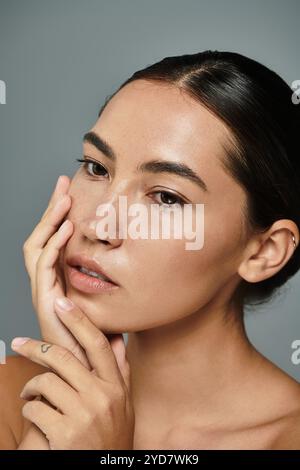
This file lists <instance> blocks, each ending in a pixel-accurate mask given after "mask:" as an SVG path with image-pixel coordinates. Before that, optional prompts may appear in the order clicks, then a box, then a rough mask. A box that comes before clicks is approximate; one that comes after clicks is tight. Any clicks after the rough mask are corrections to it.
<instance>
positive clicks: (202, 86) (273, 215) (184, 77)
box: [99, 50, 300, 305]
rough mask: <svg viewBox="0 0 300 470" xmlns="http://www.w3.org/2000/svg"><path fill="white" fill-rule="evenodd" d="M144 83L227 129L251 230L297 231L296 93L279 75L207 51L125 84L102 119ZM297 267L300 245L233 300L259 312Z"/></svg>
mask: <svg viewBox="0 0 300 470" xmlns="http://www.w3.org/2000/svg"><path fill="white" fill-rule="evenodd" d="M140 79H143V80H148V81H152V82H154V81H155V82H160V83H168V84H172V85H174V86H176V87H178V88H180V89H181V90H183V91H184V92H186V93H187V94H188V95H190V96H191V97H192V98H194V99H195V100H196V101H198V102H199V103H201V104H202V105H204V106H206V107H207V108H208V109H209V110H210V111H212V112H213V113H214V114H215V115H216V116H217V117H219V118H220V119H221V120H222V121H223V122H224V123H225V124H226V125H227V127H228V128H229V129H230V131H231V132H230V135H231V136H232V145H230V146H228V147H225V148H226V152H225V158H224V160H223V161H222V163H223V165H224V169H225V170H226V171H228V172H229V174H230V175H231V176H232V177H233V178H234V179H235V180H236V181H237V182H238V183H239V184H240V185H241V186H242V187H243V189H244V190H245V192H246V196H247V198H246V199H247V206H246V208H245V209H246V210H245V214H246V220H245V224H246V225H245V226H246V228H247V230H249V231H250V232H253V233H256V232H264V231H265V230H268V228H270V226H271V225H272V224H273V223H274V222H275V221H276V220H279V219H282V218H284V219H291V220H293V221H294V222H295V224H296V225H297V226H298V228H299V227H300V210H299V207H300V167H299V161H300V160H299V150H298V142H297V135H298V134H299V129H300V105H299V107H298V106H297V105H295V104H293V102H292V90H291V88H290V87H289V86H288V84H287V83H286V82H285V81H284V80H283V79H282V78H281V77H280V76H279V75H277V74H276V73H275V72H274V71H272V70H270V69H269V68H267V67H266V66H264V65H262V64H260V63H259V62H257V61H255V60H253V59H250V58H248V57H246V56H243V55H241V54H238V53H234V52H223V51H222V52H220V51H211V50H207V51H203V52H199V53H196V54H186V55H181V56H173V57H166V58H164V59H162V60H160V61H159V62H157V63H154V64H152V65H149V66H148V67H146V68H144V69H141V70H138V71H137V72H135V73H134V74H133V75H132V76H131V77H130V78H128V79H127V80H126V81H125V82H124V83H123V84H122V85H121V86H120V87H119V88H118V89H117V91H116V92H114V93H113V94H112V95H110V96H108V97H107V98H106V101H105V103H104V105H103V106H102V108H101V110H100V113H99V116H100V115H101V113H102V111H103V110H104V108H105V106H106V104H107V103H108V102H109V101H110V99H111V98H112V97H113V96H114V95H115V94H116V93H117V92H118V91H119V90H121V89H122V88H123V87H124V86H125V85H127V84H128V83H130V82H132V81H134V80H140ZM299 267H300V251H299V245H298V246H297V248H296V250H295V252H294V254H293V255H292V256H291V258H290V259H289V261H288V262H287V263H286V265H285V266H284V267H283V268H282V269H281V270H280V271H279V272H278V273H276V274H275V275H274V276H272V277H270V278H268V279H265V280H263V281H260V282H257V283H248V282H247V281H245V280H244V279H242V280H241V282H240V285H239V286H238V289H237V291H236V296H237V297H236V298H238V299H239V301H242V303H243V304H247V303H248V304H249V305H257V304H262V303H264V302H266V301H268V300H270V298H271V297H272V295H273V294H274V293H275V291H276V292H277V289H278V288H279V287H280V286H282V285H283V284H284V283H285V282H286V281H287V280H288V279H289V278H290V277H291V276H292V275H294V274H295V273H296V272H297V271H298V269H299Z"/></svg>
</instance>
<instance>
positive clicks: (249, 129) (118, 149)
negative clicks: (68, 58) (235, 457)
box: [1, 51, 300, 449]
mask: <svg viewBox="0 0 300 470" xmlns="http://www.w3.org/2000/svg"><path fill="white" fill-rule="evenodd" d="M299 124H300V117H299V107H297V106H295V105H294V104H293V103H292V100H291V90H290V88H289V86H288V85H287V84H286V83H285V82H284V81H283V80H282V79H281V78H280V77H279V76H278V75H277V74H276V73H274V72H273V71H271V70H270V69H268V68H267V67H265V66H263V65H262V64H259V63H258V62H256V61H254V60H251V59H249V58H247V57H245V56H243V55H240V54H237V53H232V52H218V51H204V52H201V53H198V54H191V55H184V56H178V57H168V58H165V59H163V60H161V61H160V62H158V63H156V64H153V65H150V66H148V67H147V68H145V69H143V70H140V71H138V72H136V73H135V74H133V76H132V77H131V78H129V79H128V80H127V81H126V82H125V83H123V85H121V87H120V88H119V89H118V90H117V91H116V92H115V93H114V94H113V95H112V96H111V97H110V99H109V100H107V101H106V103H105V105H104V106H103V107H102V109H101V111H100V114H99V118H98V120H97V122H96V123H95V125H94V126H93V128H92V129H91V130H90V132H88V133H87V134H86V135H85V136H84V143H83V155H84V158H83V161H82V162H81V163H82V165H81V166H80V169H79V170H78V171H77V172H76V174H75V176H74V177H73V179H72V181H70V180H69V178H68V177H66V176H63V177H60V179H59V182H58V184H57V187H56V190H55V191H54V193H53V196H52V198H51V200H50V204H49V207H48V208H47V210H46V212H45V214H44V215H43V217H42V220H41V221H40V223H39V224H38V225H37V227H36V228H35V230H34V231H33V233H32V234H31V236H30V237H29V238H28V240H27V241H26V242H25V244H24V255H25V263H26V268H27V270H28V273H29V276H30V279H31V286H32V298H33V304H34V306H35V309H36V311H37V314H38V319H39V323H40V326H41V332H42V338H43V340H44V342H42V341H37V340H34V339H29V340H27V341H26V342H24V341H23V343H22V341H20V340H19V345H18V346H16V347H14V350H15V351H16V352H18V353H19V356H18V357H17V358H15V357H11V358H9V361H8V366H7V368H6V369H4V372H3V371H2V369H1V374H2V377H1V382H2V385H6V389H5V390H6V391H5V390H4V387H2V394H5V393H6V394H7V399H9V403H10V407H6V409H5V410H2V415H3V421H4V422H6V423H7V426H6V428H5V429H6V430H5V431H4V430H2V434H3V435H2V436H1V439H2V442H3V444H2V446H3V448H5V446H6V447H7V448H51V449H76V448H77V449H78V448H86V449H120V448H123V449H127V448H133V449H141V448H142V449H151V448H152V449H153V448H154V449H172V448H173V449H188V448H190V449H296V448H300V385H299V383H298V382H297V381H295V380H294V379H292V378H291V377H290V376H288V375H287V374H286V373H285V372H283V371H282V370H281V369H279V368H278V367H277V366H276V365H275V364H273V363H272V362H271V361H269V360H268V359H267V358H265V357H264V356H263V355H262V354H261V353H260V352H259V351H257V350H256V349H255V347H254V346H253V345H252V344H251V342H250V340H249V339H248V337H247V334H246V332H245V328H244V321H243V309H244V306H245V305H246V304H253V305H255V304H258V303H262V302H266V301H267V300H269V299H270V298H271V296H272V295H274V293H275V292H278V288H279V287H280V286H282V285H283V284H284V283H285V282H286V281H287V280H288V279H289V278H290V277H291V276H292V275H294V274H295V273H296V272H297V270H298V269H299V266H300V251H299V227H300V214H299V203H300V167H299V158H298V146H297V142H296V135H297V134H296V129H297V128H299ZM121 196H126V197H127V200H128V202H129V203H130V204H132V203H142V204H143V205H144V206H145V207H146V208H148V209H149V208H150V206H151V205H153V204H158V205H159V217H160V220H164V219H165V218H166V217H167V216H168V213H169V211H170V210H171V208H172V210H174V214H175V213H176V211H179V210H181V209H182V207H184V206H185V205H188V204H192V207H193V208H195V207H196V204H203V205H204V210H205V216H204V217H205V219H204V221H205V223H204V227H203V230H204V232H203V235H204V244H203V246H202V248H201V249H198V250H187V249H186V239H185V237H181V238H177V239H176V238H175V237H171V238H169V239H163V238H162V237H160V238H159V239H152V238H147V239H134V238H130V237H128V238H125V237H124V238H122V237H121V236H120V234H121V233H123V232H122V230H123V226H122V223H121V222H118V224H117V232H118V235H119V236H117V237H115V238H114V237H113V236H110V235H109V236H104V235H103V236H101V235H100V236H99V233H98V232H97V230H95V227H96V226H97V221H98V220H99V216H98V215H99V213H98V212H97V207H98V206H99V204H104V203H106V204H110V207H113V208H116V213H117V214H119V213H120V212H122V209H120V207H119V198H120V197H121ZM123 215H124V214H123ZM63 219H67V222H65V223H64V224H63V225H61V222H62V221H63ZM118 220H120V219H118ZM59 227H60V228H59ZM58 228H59V230H58ZM91 271H92V272H91ZM100 271H102V273H103V272H104V273H105V274H106V276H107V277H104V278H103V275H102V280H101V279H99V276H100V277H101V274H99V272H100ZM97 273H98V274H97ZM95 276H97V277H98V279H95ZM108 278H110V280H111V281H113V282H110V283H109V282H105V279H106V280H107V279H108ZM103 279H104V282H103ZM62 298H63V299H62ZM57 299H59V300H57ZM68 301H69V302H68ZM70 301H71V303H70ZM63 305H65V307H67V310H64V309H63V308H62V306H63ZM68 308H69V310H68ZM64 312H65V313H64ZM122 333H128V344H127V347H126V350H125V345H124V342H123V338H122V335H121V334H122ZM266 333H267V332H266ZM45 341H46V342H45ZM49 368H50V372H49ZM19 371H20V372H22V376H20V375H18V374H19ZM17 372H18V374H17ZM29 379H30V380H29ZM23 387H24V388H23ZM22 389H23V392H22V399H21V398H20V399H18V394H19V393H20V391H21V390H22ZM36 397H41V400H32V398H36ZM24 400H26V404H25V406H23V405H24ZM21 412H22V413H23V415H22V413H21Z"/></svg>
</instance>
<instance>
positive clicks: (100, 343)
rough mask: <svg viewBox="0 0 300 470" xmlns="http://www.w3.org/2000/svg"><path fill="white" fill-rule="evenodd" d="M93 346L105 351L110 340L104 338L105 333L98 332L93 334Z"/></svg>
mask: <svg viewBox="0 0 300 470" xmlns="http://www.w3.org/2000/svg"><path fill="white" fill-rule="evenodd" d="M95 346H96V347H97V348H98V349H100V350H101V351H107V350H109V349H110V347H111V346H110V342H109V341H108V339H107V338H106V336H105V335H103V334H101V333H100V332H99V333H97V334H96V336H95Z"/></svg>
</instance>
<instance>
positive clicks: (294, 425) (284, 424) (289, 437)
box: [272, 386, 300, 450]
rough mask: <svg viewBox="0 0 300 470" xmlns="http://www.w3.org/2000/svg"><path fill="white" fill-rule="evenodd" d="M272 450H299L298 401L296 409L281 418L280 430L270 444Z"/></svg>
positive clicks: (299, 416) (299, 410)
mask: <svg viewBox="0 0 300 470" xmlns="http://www.w3.org/2000/svg"><path fill="white" fill-rule="evenodd" d="M299 388H300V386H299ZM272 450H300V402H299V408H298V409H297V410H296V411H294V412H292V413H290V414H289V415H287V416H285V417H283V419H282V420H281V425H280V432H279V433H278V436H277V438H276V439H275V440H274V442H273V444H272Z"/></svg>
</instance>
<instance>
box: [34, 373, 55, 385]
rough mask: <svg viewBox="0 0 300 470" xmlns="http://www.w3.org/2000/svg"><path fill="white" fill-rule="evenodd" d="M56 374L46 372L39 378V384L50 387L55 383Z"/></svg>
mask: <svg viewBox="0 0 300 470" xmlns="http://www.w3.org/2000/svg"><path fill="white" fill-rule="evenodd" d="M53 378H54V374H53V372H44V373H43V374H41V375H39V376H38V382H39V384H41V385H46V386H47V385H49V384H50V383H52V382H53Z"/></svg>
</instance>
